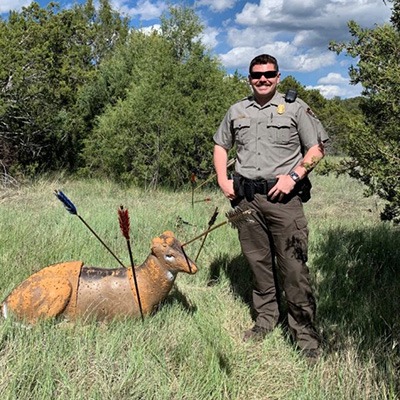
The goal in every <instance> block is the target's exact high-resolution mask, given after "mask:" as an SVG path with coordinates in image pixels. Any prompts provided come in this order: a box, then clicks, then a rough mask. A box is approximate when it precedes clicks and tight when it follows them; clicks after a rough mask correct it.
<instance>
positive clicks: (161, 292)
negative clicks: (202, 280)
mask: <svg viewBox="0 0 400 400" xmlns="http://www.w3.org/2000/svg"><path fill="white" fill-rule="evenodd" d="M178 272H186V273H188V274H194V273H196V272H197V267H196V265H195V264H194V263H193V262H192V261H191V260H190V259H189V258H188V257H187V256H186V254H185V253H184V251H183V249H182V246H181V244H180V242H179V241H178V240H177V239H176V238H175V236H174V234H173V233H172V232H170V231H166V232H164V233H163V234H162V235H160V236H159V237H157V238H154V239H153V240H152V246H151V253H150V255H149V256H148V257H147V259H146V260H145V262H144V263H143V264H142V265H140V266H138V267H136V268H135V274H136V279H137V283H138V289H139V295H140V300H141V305H142V310H143V314H149V313H151V312H152V311H153V309H154V308H155V307H156V306H157V305H158V304H159V303H160V302H162V301H163V300H164V299H165V298H166V296H167V295H168V293H169V292H170V290H171V289H172V286H173V284H174V281H175V278H176V275H177V273H178ZM2 310H3V315H4V317H7V316H8V315H9V314H12V315H13V317H15V318H17V319H21V320H25V321H27V322H29V323H31V324H33V323H35V322H37V321H38V320H40V319H48V318H54V317H60V316H61V317H65V318H66V319H68V320H75V319H77V318H79V319H84V320H87V319H96V320H102V321H107V320H110V319H114V318H121V317H138V316H140V310H139V306H138V299H137V295H136V289H135V285H134V279H133V275H132V269H131V268H116V269H105V268H96V267H86V266H84V265H83V262H82V261H71V262H65V263H60V264H55V265H51V266H48V267H45V268H43V269H42V270H40V271H38V272H36V273H34V274H33V275H31V276H30V277H28V278H27V279H26V280H25V281H23V282H22V283H21V284H20V285H19V286H18V287H16V288H15V289H14V290H13V291H12V292H11V293H10V295H9V296H8V297H6V299H5V300H4V301H3V304H2Z"/></svg>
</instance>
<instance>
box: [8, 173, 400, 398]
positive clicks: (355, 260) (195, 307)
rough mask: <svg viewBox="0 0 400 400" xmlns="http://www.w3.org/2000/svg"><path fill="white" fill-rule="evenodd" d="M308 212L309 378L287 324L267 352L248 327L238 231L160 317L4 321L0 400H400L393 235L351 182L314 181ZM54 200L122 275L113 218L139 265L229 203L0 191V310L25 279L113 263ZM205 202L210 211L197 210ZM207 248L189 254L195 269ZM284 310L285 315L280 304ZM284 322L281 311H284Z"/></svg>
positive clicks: (83, 189) (217, 246) (215, 242)
mask: <svg viewBox="0 0 400 400" xmlns="http://www.w3.org/2000/svg"><path fill="white" fill-rule="evenodd" d="M312 182H313V190H312V199H311V201H310V202H308V203H306V204H305V210H306V214H307V217H308V220H309V228H310V246H309V262H308V264H309V267H310V270H311V273H312V277H313V285H314V287H315V292H316V296H317V304H318V310H317V324H318V328H319V330H320V332H321V335H322V337H323V348H324V355H323V358H322V359H321V361H320V362H319V363H318V364H317V365H315V366H313V367H310V366H309V365H308V364H307V363H306V362H305V360H304V359H303V358H302V357H301V355H300V354H298V352H297V351H296V350H295V349H294V347H293V345H292V343H291V341H290V337H289V336H288V334H287V330H286V329H285V324H284V323H283V324H282V325H281V326H279V327H278V328H277V329H276V330H275V331H274V332H273V333H272V334H271V335H269V336H268V337H267V338H266V339H265V340H264V342H263V343H261V344H255V343H244V342H243V341H242V333H243V331H244V330H246V329H248V328H249V327H251V326H252V324H253V321H252V313H251V306H250V299H251V274H250V272H249V270H248V268H247V265H246V261H245V260H244V259H243V257H242V255H241V253H240V246H239V242H238V239H237V231H236V230H235V229H233V228H232V227H230V226H229V225H224V226H222V227H220V228H218V229H216V230H214V231H213V232H211V233H210V234H209V235H208V237H207V239H206V241H205V244H204V247H203V249H202V251H201V253H200V255H199V258H198V261H197V265H198V268H199V271H198V273H197V274H196V275H191V276H190V275H185V274H180V275H178V277H177V280H176V284H175V287H174V289H173V290H172V291H171V293H170V294H169V296H168V298H167V299H166V301H165V302H164V303H163V304H162V305H161V307H160V308H159V310H158V312H157V313H155V314H154V315H152V316H149V317H146V318H145V320H144V322H142V321H141V320H140V318H139V319H136V320H134V319H127V320H123V321H113V322H111V323H109V324H103V323H95V322H85V321H82V322H81V323H78V324H74V325H73V324H68V323H65V322H60V321H50V322H42V323H40V324H38V325H35V326H33V327H26V326H23V325H20V324H16V323H14V322H13V321H12V320H9V319H7V320H3V319H1V320H0V398H1V399H2V400H14V399H18V400H25V399H26V400H28V399H29V400H32V399H33V400H40V399H43V400H49V399H57V400H64V399H65V400H67V399H68V400H78V399H82V400H83V399H85V400H89V399H90V400H97V399H98V400H106V399H109V400H111V399H113V400H114V399H118V400H128V399H130V400H133V399H145V400H147V399H157V400H164V399H165V400H195V399H196V400H206V399H209V400H242V399H250V400H252V399H258V400H276V399H282V400H291V399H293V400H299V399H304V400H319V399H331V400H338V399H346V400H348V399H352V400H357V399H360V400H365V399H397V398H399V397H400V394H399V393H400V375H399V371H398V368H399V360H400V358H399V356H400V354H399V341H400V317H399V312H398V296H399V289H400V250H399V249H400V231H399V229H398V228H396V227H394V226H392V225H391V224H390V223H385V222H382V221H380V218H379V215H380V210H381V209H382V205H381V204H380V202H379V201H378V200H377V199H376V198H374V197H368V198H366V197H364V196H363V187H362V186H361V184H360V183H358V182H356V181H354V180H352V179H351V178H349V177H346V176H340V177H336V176H334V175H328V176H322V175H317V174H315V173H314V175H313V176H312ZM55 189H60V190H62V191H63V192H64V193H65V194H66V195H67V196H68V197H69V198H70V199H71V200H72V201H73V202H74V204H75V205H76V206H77V209H78V213H79V214H80V215H81V216H82V217H83V218H84V219H85V221H87V222H88V223H89V224H90V226H91V227H92V228H93V229H94V230H95V231H96V232H97V234H98V235H99V236H100V237H101V238H102V239H103V240H104V242H106V243H107V244H108V245H109V246H110V248H112V250H113V251H114V252H115V253H116V254H117V255H118V256H119V257H120V258H121V259H122V260H123V262H124V263H125V264H126V265H128V264H129V255H128V251H127V248H126V241H125V239H124V238H123V236H122V234H121V232H120V229H119V225H118V218H117V209H118V207H119V206H120V205H123V206H124V207H125V208H127V209H128V210H129V213H130V218H131V241H132V248H133V253H134V261H135V264H140V263H141V262H143V261H144V259H145V258H146V256H147V255H148V253H149V251H150V242H151V239H152V238H153V237H155V236H158V235H159V234H161V233H162V232H163V231H165V230H172V231H173V232H174V233H175V235H176V236H177V237H178V238H179V239H180V240H181V242H185V241H187V240H190V239H192V238H194V237H195V236H196V235H198V234H199V233H201V232H203V231H204V230H205V229H206V228H207V225H208V222H209V220H210V217H211V215H212V214H213V212H214V210H215V208H216V207H218V211H219V215H218V218H217V221H216V223H219V222H222V221H224V220H225V213H226V212H227V211H229V209H230V208H229V204H228V202H227V201H226V200H225V199H224V197H223V196H222V194H221V193H220V192H219V191H218V190H217V188H216V185H215V184H210V185H206V186H204V188H202V189H201V190H198V191H195V196H194V200H195V202H194V204H192V193H191V190H190V187H188V188H187V190H182V191H179V192H172V191H161V190H160V191H150V190H143V189H138V188H135V187H123V186H119V185H117V184H116V183H112V182H110V181H107V180H103V181H100V180H70V179H68V178H65V177H62V176H61V177H58V178H52V179H50V178H48V179H44V178H42V179H39V180H38V181H36V182H34V183H31V184H29V185H18V184H16V183H15V182H13V184H9V185H5V184H3V186H2V187H1V189H0V227H1V229H0V300H2V299H4V297H6V296H7V295H8V294H9V293H10V291H11V290H12V289H13V288H14V287H15V286H16V285H17V284H19V283H20V282H21V281H22V280H23V279H25V278H26V277H28V276H29V275H30V274H32V273H33V272H35V271H37V270H39V269H41V268H43V267H45V266H47V265H50V264H54V263H57V262H61V261H68V260H82V261H83V262H84V263H85V264H86V265H90V266H101V267H109V268H116V267H119V265H118V264H117V263H116V261H115V260H114V258H113V257H112V256H111V255H110V254H109V253H108V252H107V251H106V250H105V249H104V248H103V247H102V245H101V244H100V243H99V241H97V240H96V239H95V237H94V236H93V235H92V234H91V233H90V232H89V230H88V229H87V228H86V227H85V226H84V224H82V222H81V221H80V220H79V219H78V218H77V217H76V216H73V215H70V214H69V213H68V212H67V211H66V210H65V209H64V207H63V206H62V204H61V203H60V202H59V201H58V200H57V199H56V197H55V196H54V194H53V192H54V190H55ZM205 198H210V200H209V201H203V199H205ZM200 245H201V240H198V241H195V242H193V243H191V244H189V245H188V246H187V248H186V251H187V253H188V255H189V256H190V257H191V258H192V259H194V258H195V257H196V255H197V253H198V250H199V247H200ZM283 308H284V307H283ZM283 311H284V309H283Z"/></svg>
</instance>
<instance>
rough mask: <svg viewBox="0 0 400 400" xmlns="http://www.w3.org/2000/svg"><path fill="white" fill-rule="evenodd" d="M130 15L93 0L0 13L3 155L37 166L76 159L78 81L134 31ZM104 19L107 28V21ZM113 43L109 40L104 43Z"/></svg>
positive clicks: (15, 164)
mask: <svg viewBox="0 0 400 400" xmlns="http://www.w3.org/2000/svg"><path fill="white" fill-rule="evenodd" d="M124 24H126V23H125V22H123V21H122V20H121V19H119V18H118V17H116V16H115V15H114V14H112V13H111V12H110V11H109V8H108V3H107V1H106V0H104V1H102V2H101V7H100V10H99V15H98V16H97V14H96V12H95V11H94V8H93V6H92V3H91V0H89V1H88V3H87V4H86V5H84V6H74V7H73V8H71V9H67V10H62V11H59V9H58V6H57V4H56V3H50V4H49V5H48V6H47V8H45V9H44V8H43V9H42V8H40V6H39V5H38V4H37V3H35V2H33V3H32V4H31V5H30V6H29V7H26V8H23V9H22V11H21V12H19V13H18V12H11V13H10V15H9V18H8V20H7V21H3V20H0V90H1V92H2V96H1V98H0V151H1V153H0V160H1V162H2V163H3V165H4V167H5V168H12V169H14V170H15V169H20V170H22V171H24V172H26V171H30V172H36V171H45V170H51V169H56V168H60V167H63V166H65V167H68V168H71V167H73V165H74V163H75V161H76V154H77V152H78V148H79V146H78V145H79V143H80V137H79V135H80V131H79V130H78V129H76V127H75V126H74V125H75V121H76V120H77V119H76V118H75V115H74V112H73V110H74V108H75V103H76V99H77V94H78V91H79V88H80V87H81V86H82V85H83V84H84V83H85V82H87V81H88V80H89V79H90V78H91V76H92V75H93V74H94V73H95V71H96V68H97V65H98V63H99V61H100V60H101V59H103V58H104V57H106V56H107V54H108V53H109V52H110V51H111V50H112V48H113V46H114V45H115V44H114V42H115V41H116V38H117V37H119V38H122V37H123V36H124V35H126V34H127V28H125V25H124ZM100 26H101V29H100ZM102 43H107V44H108V47H107V48H106V47H105V46H101V45H100V44H102Z"/></svg>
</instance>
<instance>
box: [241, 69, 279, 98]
mask: <svg viewBox="0 0 400 400" xmlns="http://www.w3.org/2000/svg"><path fill="white" fill-rule="evenodd" d="M274 71H275V72H274ZM261 72H267V77H266V76H265V75H261V74H260V73H261ZM274 75H275V76H274ZM279 80H280V73H279V72H278V71H276V69H275V66H274V64H256V65H253V68H252V71H251V74H250V75H249V82H250V85H251V87H252V88H253V92H254V96H255V98H256V99H257V100H261V101H263V102H265V101H269V100H270V99H271V98H272V97H273V96H274V94H275V92H276V86H277V85H278V83H279Z"/></svg>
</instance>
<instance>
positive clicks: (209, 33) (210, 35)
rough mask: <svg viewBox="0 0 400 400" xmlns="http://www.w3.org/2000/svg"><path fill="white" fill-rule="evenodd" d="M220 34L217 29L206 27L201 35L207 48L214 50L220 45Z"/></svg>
mask: <svg viewBox="0 0 400 400" xmlns="http://www.w3.org/2000/svg"><path fill="white" fill-rule="evenodd" d="M219 33H220V31H219V29H217V28H212V27H210V26H209V27H206V28H205V29H204V31H203V33H202V34H201V35H200V39H201V42H202V43H203V44H204V45H205V46H207V48H209V49H213V48H214V47H215V46H216V45H217V44H218V40H217V36H218V35H219Z"/></svg>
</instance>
